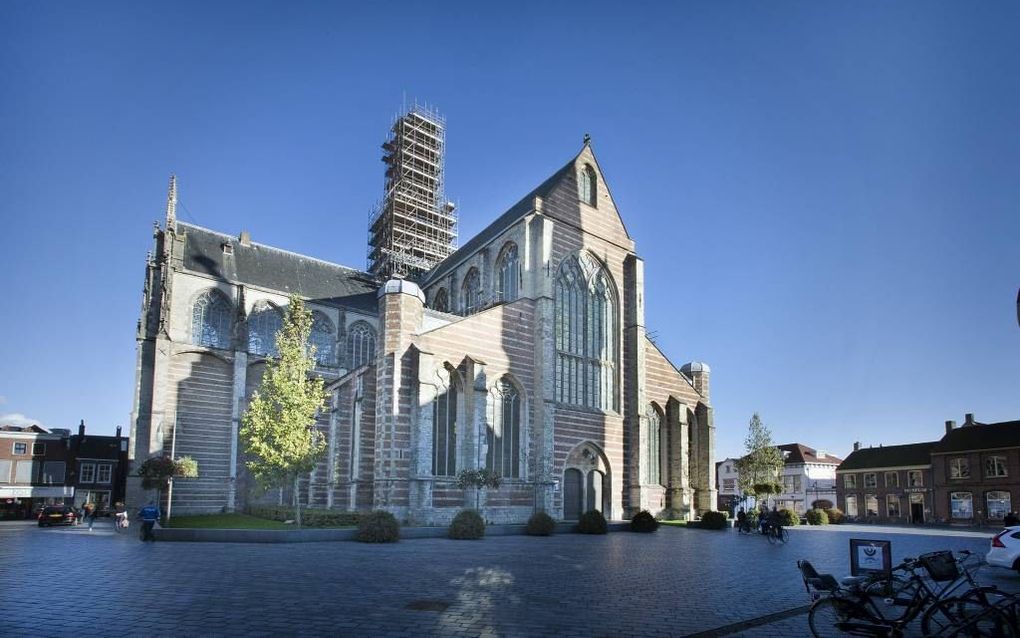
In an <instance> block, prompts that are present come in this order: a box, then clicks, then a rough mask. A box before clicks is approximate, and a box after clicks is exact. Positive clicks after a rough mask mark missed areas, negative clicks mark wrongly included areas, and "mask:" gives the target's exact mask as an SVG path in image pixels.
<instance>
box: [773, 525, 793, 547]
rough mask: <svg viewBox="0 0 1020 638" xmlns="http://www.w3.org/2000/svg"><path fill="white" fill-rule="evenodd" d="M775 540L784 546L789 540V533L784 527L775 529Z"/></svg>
mask: <svg viewBox="0 0 1020 638" xmlns="http://www.w3.org/2000/svg"><path fill="white" fill-rule="evenodd" d="M776 540H777V541H779V542H780V543H782V544H784V545H785V544H786V541H788V540H790V532H788V531H786V528H785V527H779V528H776Z"/></svg>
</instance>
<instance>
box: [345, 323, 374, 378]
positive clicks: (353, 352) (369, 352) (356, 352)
mask: <svg viewBox="0 0 1020 638" xmlns="http://www.w3.org/2000/svg"><path fill="white" fill-rule="evenodd" d="M373 361H375V330H374V329H373V328H372V326H370V325H368V324H367V323H365V322H364V321H355V322H354V323H352V324H351V327H350V329H348V331H347V367H348V368H350V369H351V370H354V369H355V368H360V367H361V366H363V365H366V364H369V363H372V362H373Z"/></svg>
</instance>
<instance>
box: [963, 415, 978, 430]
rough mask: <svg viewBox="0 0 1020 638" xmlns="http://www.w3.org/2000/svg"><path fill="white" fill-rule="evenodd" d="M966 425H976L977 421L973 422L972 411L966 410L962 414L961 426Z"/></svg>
mask: <svg viewBox="0 0 1020 638" xmlns="http://www.w3.org/2000/svg"><path fill="white" fill-rule="evenodd" d="M968 425H977V423H975V422H974V413H973V412H968V413H967V414H964V415H963V427H967V426H968Z"/></svg>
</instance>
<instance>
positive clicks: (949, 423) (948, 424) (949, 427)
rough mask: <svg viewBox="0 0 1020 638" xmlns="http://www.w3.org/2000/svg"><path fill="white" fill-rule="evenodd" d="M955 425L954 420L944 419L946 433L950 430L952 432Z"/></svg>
mask: <svg viewBox="0 0 1020 638" xmlns="http://www.w3.org/2000/svg"><path fill="white" fill-rule="evenodd" d="M955 427H956V421H946V434H949V433H950V432H952V431H953V428H955Z"/></svg>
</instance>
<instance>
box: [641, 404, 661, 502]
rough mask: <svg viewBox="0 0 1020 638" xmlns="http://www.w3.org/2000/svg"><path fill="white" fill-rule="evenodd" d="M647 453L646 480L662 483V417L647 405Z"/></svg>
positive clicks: (651, 483)
mask: <svg viewBox="0 0 1020 638" xmlns="http://www.w3.org/2000/svg"><path fill="white" fill-rule="evenodd" d="M647 434H648V454H647V456H646V457H645V468H647V470H646V482H647V483H649V484H650V485H661V484H662V447H661V446H662V418H661V417H660V416H659V411H658V410H656V409H655V406H653V405H649V406H648V432H647Z"/></svg>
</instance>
